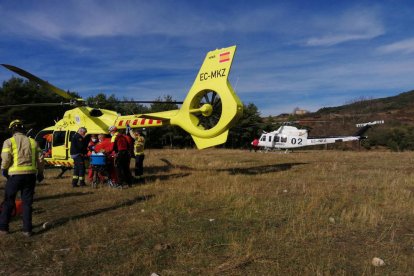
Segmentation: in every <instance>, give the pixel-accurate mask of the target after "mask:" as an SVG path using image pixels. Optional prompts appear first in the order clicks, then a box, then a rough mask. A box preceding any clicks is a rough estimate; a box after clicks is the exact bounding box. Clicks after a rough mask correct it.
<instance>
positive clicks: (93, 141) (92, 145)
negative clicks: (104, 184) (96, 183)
mask: <svg viewBox="0 0 414 276" xmlns="http://www.w3.org/2000/svg"><path fill="white" fill-rule="evenodd" d="M98 142H99V140H98V137H97V136H96V134H92V135H91V140H90V141H89V144H88V147H87V150H88V153H87V156H88V157H89V158H90V157H91V155H92V154H93V153H94V152H95V146H96V144H98ZM92 178H93V170H92V165H89V168H88V180H89V182H91V183H92V180H93V179H92Z"/></svg>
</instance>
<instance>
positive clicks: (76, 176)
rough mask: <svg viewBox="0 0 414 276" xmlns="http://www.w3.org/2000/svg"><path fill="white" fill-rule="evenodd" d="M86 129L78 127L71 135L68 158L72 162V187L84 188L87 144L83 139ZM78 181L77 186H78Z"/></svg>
mask: <svg viewBox="0 0 414 276" xmlns="http://www.w3.org/2000/svg"><path fill="white" fill-rule="evenodd" d="M86 132H87V130H86V128H84V127H80V128H79V129H78V132H77V133H75V135H73V137H72V140H71V145H70V157H71V158H72V159H73V161H74V168H73V178H72V187H74V188H75V187H79V186H81V187H85V186H86V184H85V156H86V154H87V151H88V150H87V147H88V144H87V142H86V139H85V135H86ZM78 181H79V185H78Z"/></svg>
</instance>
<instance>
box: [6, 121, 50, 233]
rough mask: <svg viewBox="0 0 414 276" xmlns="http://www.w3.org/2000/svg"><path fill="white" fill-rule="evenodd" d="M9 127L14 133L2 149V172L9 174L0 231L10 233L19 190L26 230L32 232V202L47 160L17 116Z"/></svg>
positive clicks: (42, 177) (24, 228)
mask: <svg viewBox="0 0 414 276" xmlns="http://www.w3.org/2000/svg"><path fill="white" fill-rule="evenodd" d="M9 129H10V130H11V132H12V134H13V136H12V137H11V138H9V139H7V140H6V141H4V143H3V148H2V151H1V159H2V162H1V170H2V175H3V176H4V177H6V178H7V182H6V187H5V191H4V194H5V196H4V198H5V199H4V205H3V210H2V212H1V215H0V234H8V233H9V222H10V217H11V214H12V212H13V209H14V207H15V200H16V194H17V192H18V191H20V193H21V199H22V202H23V234H24V235H25V236H27V237H30V236H31V235H32V227H33V226H32V204H33V195H34V191H35V186H36V180H37V181H39V182H41V181H42V180H43V179H44V176H43V162H42V159H41V149H40V148H39V146H38V145H37V143H36V141H35V140H34V139H32V138H29V137H27V136H26V135H25V134H23V133H24V132H25V130H24V126H23V123H22V122H21V121H20V120H14V121H12V122H11V123H10V125H9Z"/></svg>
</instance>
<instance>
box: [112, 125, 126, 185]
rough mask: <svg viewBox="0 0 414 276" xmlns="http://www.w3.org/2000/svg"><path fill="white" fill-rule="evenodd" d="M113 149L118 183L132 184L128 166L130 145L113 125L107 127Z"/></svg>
mask: <svg viewBox="0 0 414 276" xmlns="http://www.w3.org/2000/svg"><path fill="white" fill-rule="evenodd" d="M109 133H110V134H111V136H112V138H111V142H112V143H113V148H112V149H113V151H114V152H115V167H116V171H117V173H118V178H119V185H121V186H122V185H123V183H124V182H125V183H126V184H127V185H128V186H131V185H132V175H131V170H130V168H129V165H130V160H131V156H130V154H129V150H130V146H129V144H128V140H127V138H126V137H125V135H123V134H121V133H119V132H118V129H117V128H116V127H115V126H111V127H110V128H109Z"/></svg>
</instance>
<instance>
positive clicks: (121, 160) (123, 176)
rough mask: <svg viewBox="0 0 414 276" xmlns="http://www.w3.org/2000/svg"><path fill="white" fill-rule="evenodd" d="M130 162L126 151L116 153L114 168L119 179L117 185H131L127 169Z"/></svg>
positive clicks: (129, 171) (129, 172)
mask: <svg viewBox="0 0 414 276" xmlns="http://www.w3.org/2000/svg"><path fill="white" fill-rule="evenodd" d="M130 161H131V157H130V156H129V152H128V151H126V150H125V151H124V150H122V151H119V152H118V155H117V157H116V159H115V166H116V172H117V174H118V178H119V184H122V183H123V182H125V183H127V184H128V185H131V184H132V175H131V170H130V168H129V165H130Z"/></svg>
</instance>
